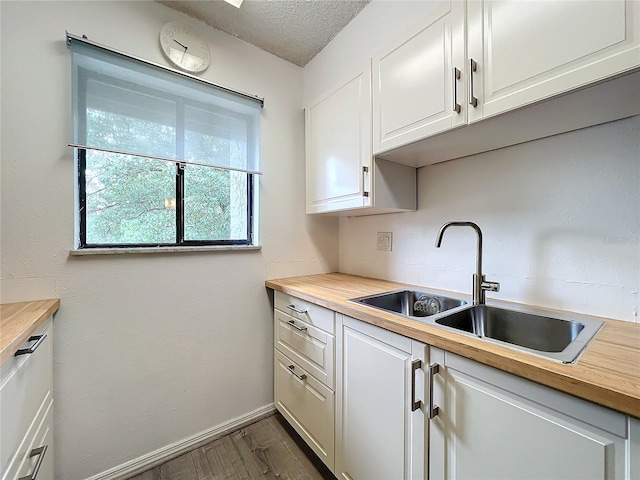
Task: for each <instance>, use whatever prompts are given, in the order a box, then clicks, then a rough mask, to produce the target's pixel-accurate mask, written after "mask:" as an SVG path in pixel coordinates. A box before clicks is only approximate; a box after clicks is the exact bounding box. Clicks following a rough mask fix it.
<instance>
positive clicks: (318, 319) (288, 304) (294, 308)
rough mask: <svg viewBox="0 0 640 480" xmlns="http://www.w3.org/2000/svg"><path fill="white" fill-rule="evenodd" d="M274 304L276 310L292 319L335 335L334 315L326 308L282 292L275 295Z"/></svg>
mask: <svg viewBox="0 0 640 480" xmlns="http://www.w3.org/2000/svg"><path fill="white" fill-rule="evenodd" d="M275 304H276V309H277V310H280V311H281V312H285V313H286V314H288V315H291V316H292V317H293V318H296V319H298V320H302V321H303V322H305V323H308V324H309V325H313V326H314V327H318V328H321V329H322V330H324V331H325V332H328V333H331V334H333V335H335V333H336V325H335V321H334V318H335V314H334V312H333V311H331V310H329V309H327V308H324V307H320V306H318V305H316V304H314V303H311V302H307V301H306V300H302V299H300V298H296V297H292V296H291V295H287V294H286V293H282V292H276V293H275Z"/></svg>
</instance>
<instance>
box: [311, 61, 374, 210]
mask: <svg viewBox="0 0 640 480" xmlns="http://www.w3.org/2000/svg"><path fill="white" fill-rule="evenodd" d="M305 113H306V150H307V151H306V160H307V174H306V178H307V213H321V212H326V211H330V210H343V209H348V208H362V207H367V206H369V205H370V204H371V197H370V196H369V191H370V176H369V175H368V173H369V172H368V170H369V167H370V165H371V63H370V62H368V63H367V64H366V65H364V66H363V68H362V69H360V70H359V71H357V72H356V73H355V74H354V75H352V76H350V77H349V78H347V79H346V80H345V81H344V82H342V83H340V84H339V85H338V86H336V87H335V88H333V89H332V90H330V91H329V92H328V93H326V94H325V95H323V96H322V97H320V98H319V99H317V100H316V101H315V102H313V103H312V104H311V105H310V106H309V107H308V108H307V109H306V112H305Z"/></svg>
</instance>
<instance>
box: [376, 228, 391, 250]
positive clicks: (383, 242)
mask: <svg viewBox="0 0 640 480" xmlns="http://www.w3.org/2000/svg"><path fill="white" fill-rule="evenodd" d="M392 243H393V233H392V232H378V250H381V251H383V252H390V251H391V244H392Z"/></svg>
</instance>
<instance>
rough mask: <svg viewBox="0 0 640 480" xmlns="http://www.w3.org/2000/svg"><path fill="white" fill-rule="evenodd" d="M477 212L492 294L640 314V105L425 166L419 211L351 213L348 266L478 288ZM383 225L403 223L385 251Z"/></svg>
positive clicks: (345, 243) (345, 235)
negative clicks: (380, 245) (462, 223)
mask: <svg viewBox="0 0 640 480" xmlns="http://www.w3.org/2000/svg"><path fill="white" fill-rule="evenodd" d="M451 220H469V221H473V222H476V223H477V224H478V225H479V226H480V227H481V228H482V231H483V234H484V238H483V240H484V258H483V260H484V265H483V270H484V273H485V274H486V275H487V279H488V280H495V281H498V282H500V284H501V291H500V292H499V293H488V294H487V297H488V298H491V297H493V298H499V299H502V300H509V301H515V302H519V303H526V304H533V305H540V306H545V307H551V308H558V309H562V310H569V311H575V312H580V313H585V314H592V315H598V316H604V317H609V318H615V319H621V320H628V321H638V310H639V295H638V290H639V289H640V240H639V238H640V117H633V118H629V119H624V120H619V121H616V122H612V123H609V124H605V125H599V126H596V127H591V128H587V129H583V130H579V131H575V132H570V133H567V134H563V135H558V136H554V137H549V138H546V139H541V140H537V141H534V142H529V143H526V144H521V145H516V146H512V147H508V148H504V149H500V150H496V151H493V152H486V153H483V154H478V155H473V156H470V157H466V158H462V159H457V160H452V161H449V162H445V163H441V164H436V165H431V166H427V167H423V168H420V169H419V171H418V210H417V211H416V212H410V213H402V214H390V215H377V216H368V217H347V218H341V219H340V233H339V237H340V241H339V242H340V243H339V269H340V271H341V272H345V273H352V274H357V275H366V276H371V277H378V278H384V279H388V280H395V281H400V282H407V283H412V284H417V285H423V286H428V287H434V288H443V289H447V290H452V291H458V292H464V293H470V292H471V275H472V273H473V272H474V271H475V251H476V236H475V233H474V232H473V230H472V229H470V228H459V227H458V228H451V229H449V230H447V232H446V233H445V235H444V240H443V242H442V247H441V248H440V249H437V248H435V246H434V242H435V238H436V234H437V232H438V229H439V228H440V226H441V225H442V224H443V223H445V222H447V221H451ZM376 232H393V250H392V251H391V252H382V251H377V249H376Z"/></svg>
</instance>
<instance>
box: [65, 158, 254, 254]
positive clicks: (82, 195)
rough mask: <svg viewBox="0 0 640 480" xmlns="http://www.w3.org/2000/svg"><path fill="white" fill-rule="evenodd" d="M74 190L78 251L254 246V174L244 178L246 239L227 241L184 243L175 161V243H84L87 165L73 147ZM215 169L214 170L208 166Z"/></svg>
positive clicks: (181, 189) (179, 175)
mask: <svg viewBox="0 0 640 480" xmlns="http://www.w3.org/2000/svg"><path fill="white" fill-rule="evenodd" d="M75 151H76V164H77V166H78V171H77V178H78V184H77V191H78V215H79V218H78V245H77V248H78V249H91V248H113V249H118V248H154V247H199V246H215V245H218V246H232V245H234V246H237V245H245V246H253V245H254V243H253V239H254V203H255V202H254V192H255V189H254V181H255V179H254V177H255V175H254V174H251V173H246V175H247V238H246V239H229V240H185V239H184V218H185V215H184V212H185V210H184V168H183V166H184V164H181V162H178V161H176V162H174V163H175V167H176V241H175V242H174V243H164V242H150V243H88V242H87V208H86V207H87V191H86V185H87V184H86V166H87V158H86V157H87V151H86V149H84V148H76V149H75ZM207 168H215V167H207Z"/></svg>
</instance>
